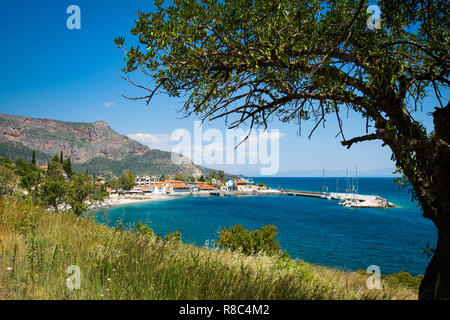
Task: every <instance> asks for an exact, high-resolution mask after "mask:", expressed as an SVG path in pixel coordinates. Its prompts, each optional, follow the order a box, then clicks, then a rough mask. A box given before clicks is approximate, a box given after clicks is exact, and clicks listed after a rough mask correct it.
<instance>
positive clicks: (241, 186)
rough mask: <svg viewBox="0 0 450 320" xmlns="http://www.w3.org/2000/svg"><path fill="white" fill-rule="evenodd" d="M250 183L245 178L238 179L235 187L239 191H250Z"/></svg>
mask: <svg viewBox="0 0 450 320" xmlns="http://www.w3.org/2000/svg"><path fill="white" fill-rule="evenodd" d="M249 186H250V184H249V183H248V181H245V180H238V181H236V182H235V184H234V187H235V190H237V191H249Z"/></svg>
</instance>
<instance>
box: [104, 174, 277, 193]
mask: <svg viewBox="0 0 450 320" xmlns="http://www.w3.org/2000/svg"><path fill="white" fill-rule="evenodd" d="M161 177H162V176H136V177H135V186H134V187H133V188H132V189H130V190H114V189H112V188H110V187H106V188H105V189H106V191H107V192H108V193H109V197H110V199H151V198H153V197H154V196H162V195H167V196H177V195H218V196H222V195H224V196H231V195H245V194H259V193H262V194H278V193H279V192H280V191H278V190H275V189H271V188H268V187H266V186H265V184H264V183H258V184H255V183H254V182H253V180H252V179H250V178H243V177H231V178H230V179H228V180H227V181H225V182H223V181H221V180H219V179H216V178H208V182H206V181H200V180H195V181H193V180H194V179H190V180H188V181H184V180H181V179H176V177H174V176H169V178H168V179H162V178H161ZM98 183H104V182H103V180H100V181H99V182H98Z"/></svg>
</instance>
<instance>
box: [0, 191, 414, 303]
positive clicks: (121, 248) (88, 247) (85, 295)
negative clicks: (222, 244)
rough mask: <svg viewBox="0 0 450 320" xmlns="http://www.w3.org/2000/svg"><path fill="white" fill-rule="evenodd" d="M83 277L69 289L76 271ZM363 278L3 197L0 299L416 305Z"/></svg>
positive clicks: (404, 293) (398, 290) (405, 294)
mask: <svg viewBox="0 0 450 320" xmlns="http://www.w3.org/2000/svg"><path fill="white" fill-rule="evenodd" d="M71 265H76V266H78V267H79V268H80V270H81V286H80V289H79V290H69V289H68V287H67V280H66V279H67V278H68V277H69V276H70V274H68V273H66V270H67V268H68V267H69V266H71ZM366 280H367V276H366V275H363V274H360V273H358V272H344V271H340V270H336V269H331V268H326V267H321V266H314V265H310V264H307V263H304V262H301V261H294V260H281V259H277V258H271V257H267V256H264V255H254V256H245V255H243V254H241V253H239V252H231V251H227V250H218V249H208V248H202V247H196V246H193V245H188V244H184V243H181V242H176V241H169V242H166V241H161V240H158V239H157V238H156V237H147V236H142V235H136V234H134V233H132V232H130V231H126V230H125V231H124V230H118V229H114V228H109V227H107V226H104V225H100V224H98V223H96V222H95V221H93V220H92V219H89V218H77V217H76V216H74V215H72V214H68V213H65V214H61V213H60V214H56V213H52V212H47V211H46V210H44V209H42V208H40V207H36V206H34V205H32V204H29V203H26V202H24V201H22V200H6V199H1V198H0V299H193V300H195V299H212V300H214V299H250V300H254V299H416V298H417V291H416V290H415V289H414V288H411V287H405V286H403V285H401V284H399V283H396V284H395V285H390V283H389V282H388V281H385V282H384V285H383V289H380V290H369V289H367V287H366Z"/></svg>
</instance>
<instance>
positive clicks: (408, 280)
mask: <svg viewBox="0 0 450 320" xmlns="http://www.w3.org/2000/svg"><path fill="white" fill-rule="evenodd" d="M381 278H382V279H385V280H386V281H388V282H389V283H390V284H391V285H400V286H406V287H408V288H413V289H415V290H417V291H418V290H419V286H420V283H421V282H422V280H423V275H418V276H413V275H412V274H411V273H409V272H406V271H400V272H397V273H394V274H390V275H382V276H381Z"/></svg>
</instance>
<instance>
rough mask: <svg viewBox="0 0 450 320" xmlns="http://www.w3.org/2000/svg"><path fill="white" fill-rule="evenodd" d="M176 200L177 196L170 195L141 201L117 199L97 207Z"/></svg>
mask: <svg viewBox="0 0 450 320" xmlns="http://www.w3.org/2000/svg"><path fill="white" fill-rule="evenodd" d="M175 198H177V196H170V195H154V196H152V197H147V198H141V199H137V198H136V199H133V198H117V199H111V198H110V199H106V200H105V201H103V202H102V203H101V204H100V205H99V206H98V207H100V208H105V207H120V206H127V205H132V204H137V203H146V202H152V201H165V200H172V199H175Z"/></svg>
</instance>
